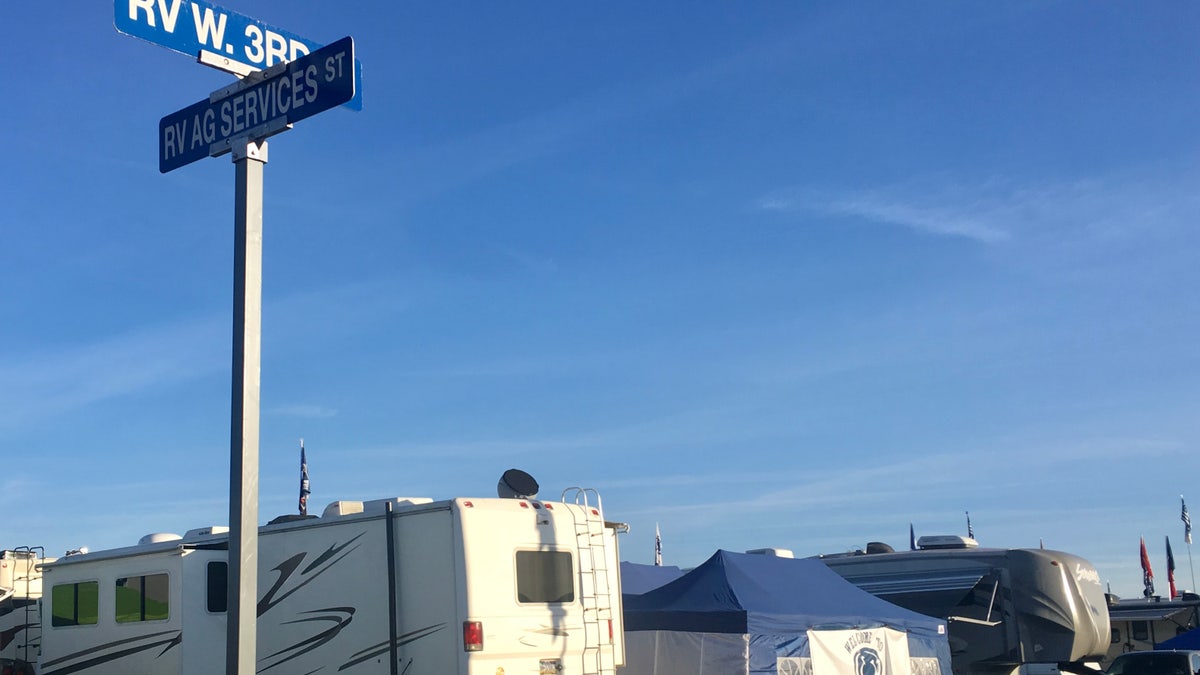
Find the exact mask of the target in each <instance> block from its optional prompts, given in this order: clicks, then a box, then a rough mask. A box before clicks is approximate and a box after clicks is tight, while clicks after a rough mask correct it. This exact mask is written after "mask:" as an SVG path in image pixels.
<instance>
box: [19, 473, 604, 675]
mask: <svg viewBox="0 0 1200 675" xmlns="http://www.w3.org/2000/svg"><path fill="white" fill-rule="evenodd" d="M535 486H536V484H535ZM535 491H536V490H535ZM568 498H570V499H571V501H570V502H568V501H567V500H568ZM618 529H621V526H619V525H617V524H614V523H607V522H605V520H604V516H603V514H602V512H601V507H600V499H599V496H598V495H597V494H596V493H595V491H592V490H583V489H579V488H572V489H571V490H569V491H568V492H565V493H564V499H563V501H562V502H547V501H539V500H536V499H533V498H529V497H519V496H518V497H516V498H508V499H504V498H501V499H497V498H481V499H472V498H456V499H450V500H445V501H432V500H430V499H425V498H417V499H401V498H397V499H389V500H379V501H368V502H346V501H341V502H334V503H332V504H330V505H329V506H328V507H326V509H325V512H324V514H323V515H322V516H321V517H319V518H318V517H301V516H285V517H282V518H277V519H276V520H275V521H272V523H271V524H268V525H266V526H263V527H261V528H260V529H259V540H258V552H259V560H258V570H259V581H258V592H259V599H258V607H257V611H258V631H257V633H258V642H257V659H258V664H257V670H258V672H259V673H270V674H271V675H274V674H275V673H278V674H280V675H287V674H293V673H317V672H321V673H337V672H345V673H347V674H348V675H360V674H361V675H379V674H394V673H402V674H404V675H449V674H453V673H460V674H463V675H479V674H481V673H486V674H487V675H495V674H496V673H542V674H545V673H552V674H554V675H612V674H613V673H614V672H615V670H616V668H617V666H619V665H622V664H623V661H624V646H623V642H622V639H623V638H622V636H623V632H622V626H621V589H620V578H619V577H620V575H619V572H618V562H617V561H618V560H619V555H618V551H617V541H616V531H617V530H618ZM227 558H228V530H227V528H224V527H211V528H203V529H198V530H192V531H189V532H188V533H187V534H185V535H183V536H182V537H179V536H176V535H161V534H160V535H148V536H147V537H144V538H143V540H142V542H141V543H140V544H139V545H137V546H132V547H129V548H122V549H114V550H110V551H102V552H93V553H89V554H85V555H77V556H69V557H66V558H62V559H60V560H58V561H57V562H55V563H53V564H49V565H46V566H45V569H44V575H45V585H46V589H47V590H46V598H45V600H44V603H45V611H44V612H43V614H44V617H43V635H42V654H41V663H40V673H41V674H42V675H59V674H65V673H80V674H82V675H117V674H120V675H208V674H211V673H214V672H221V671H222V669H223V668H224V663H225V639H226V620H225V619H226V603H227V600H226V597H227V584H226V577H227Z"/></svg>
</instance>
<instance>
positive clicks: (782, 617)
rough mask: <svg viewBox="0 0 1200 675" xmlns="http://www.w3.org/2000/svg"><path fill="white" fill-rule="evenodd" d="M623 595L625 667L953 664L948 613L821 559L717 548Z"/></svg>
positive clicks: (883, 669) (921, 671) (939, 668)
mask: <svg viewBox="0 0 1200 675" xmlns="http://www.w3.org/2000/svg"><path fill="white" fill-rule="evenodd" d="M623 601H624V610H625V611H624V617H625V657H626V658H625V660H626V665H625V670H624V671H622V672H623V675H685V674H686V675H716V674H717V673H720V674H721V675H730V674H731V673H746V674H748V675H749V674H759V673H771V674H775V673H782V674H785V675H791V674H793V673H795V674H799V673H811V674H812V675H913V674H916V675H950V673H951V670H950V645H949V642H948V640H947V637H946V624H945V622H944V621H942V620H941V619H935V618H932V617H927V616H925V615H922V614H917V613H915V612H912V611H909V610H907V609H903V608H901V607H897V606H896V605H893V604H891V603H889V602H886V601H884V600H881V599H879V598H877V597H875V596H873V595H870V594H869V593H867V592H865V591H863V590H861V589H859V588H858V587H856V586H854V585H852V584H850V583H849V582H847V581H846V580H844V579H843V578H842V577H841V576H839V575H838V574H837V573H835V572H833V571H831V570H830V569H829V568H828V567H826V566H825V564H824V563H822V562H820V561H818V560H805V559H800V560H797V559H792V558H778V557H774V556H765V555H755V554H745V553H731V552H729V551H717V552H716V553H715V554H714V555H713V556H712V557H711V558H709V559H708V560H707V561H705V562H704V564H702V565H700V566H699V567H697V568H696V569H694V570H692V571H690V572H688V573H687V574H684V575H682V576H680V577H679V578H678V579H675V580H674V581H671V582H669V583H667V584H665V585H663V586H661V587H659V588H656V589H653V590H650V591H647V592H645V593H643V594H640V595H625V596H624V597H623Z"/></svg>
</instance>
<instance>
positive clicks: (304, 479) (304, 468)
mask: <svg viewBox="0 0 1200 675" xmlns="http://www.w3.org/2000/svg"><path fill="white" fill-rule="evenodd" d="M308 494H309V490H308V458H307V457H305V456H304V439H303V438H301V439H300V515H302V516H307V515H308Z"/></svg>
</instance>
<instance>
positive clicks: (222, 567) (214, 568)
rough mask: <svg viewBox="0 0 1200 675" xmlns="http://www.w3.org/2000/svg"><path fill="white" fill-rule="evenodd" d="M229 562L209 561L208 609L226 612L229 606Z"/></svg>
mask: <svg viewBox="0 0 1200 675" xmlns="http://www.w3.org/2000/svg"><path fill="white" fill-rule="evenodd" d="M228 592H229V564H228V563H223V562H216V561H212V562H209V563H208V611H210V612H224V611H225V610H227V609H228V608H229V595H228Z"/></svg>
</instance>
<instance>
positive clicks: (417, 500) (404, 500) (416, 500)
mask: <svg viewBox="0 0 1200 675" xmlns="http://www.w3.org/2000/svg"><path fill="white" fill-rule="evenodd" d="M432 501H433V500H432V499H430V498H429V497H392V498H391V499H372V500H371V501H369V502H363V503H362V504H363V511H366V512H367V513H383V512H384V510H385V505H386V504H387V503H388V502H391V504H392V506H393V507H395V506H415V505H417V504H428V503H430V502H432Z"/></svg>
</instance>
